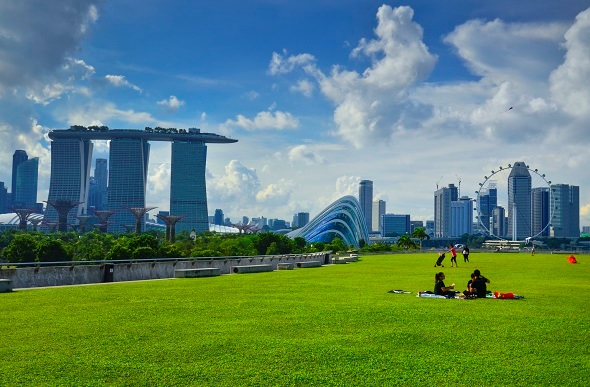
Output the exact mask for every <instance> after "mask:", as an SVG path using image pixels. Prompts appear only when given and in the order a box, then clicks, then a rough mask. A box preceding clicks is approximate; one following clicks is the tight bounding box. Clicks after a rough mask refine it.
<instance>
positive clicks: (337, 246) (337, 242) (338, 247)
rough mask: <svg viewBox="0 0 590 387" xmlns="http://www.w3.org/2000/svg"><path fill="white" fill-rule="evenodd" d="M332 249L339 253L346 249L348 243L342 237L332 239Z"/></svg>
mask: <svg viewBox="0 0 590 387" xmlns="http://www.w3.org/2000/svg"><path fill="white" fill-rule="evenodd" d="M330 249H331V250H332V251H334V252H335V253H337V252H339V251H346V249H347V247H346V243H344V241H343V240H342V239H340V238H338V237H336V238H334V239H332V242H331V243H330Z"/></svg>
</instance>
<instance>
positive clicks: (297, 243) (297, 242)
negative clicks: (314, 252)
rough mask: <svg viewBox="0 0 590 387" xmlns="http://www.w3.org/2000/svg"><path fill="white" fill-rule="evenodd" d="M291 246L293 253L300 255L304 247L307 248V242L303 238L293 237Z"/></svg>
mask: <svg viewBox="0 0 590 387" xmlns="http://www.w3.org/2000/svg"><path fill="white" fill-rule="evenodd" d="M293 246H294V249H293V252H294V253H302V252H303V251H304V250H305V247H306V246H307V241H306V240H305V238H303V237H295V238H294V239H293Z"/></svg>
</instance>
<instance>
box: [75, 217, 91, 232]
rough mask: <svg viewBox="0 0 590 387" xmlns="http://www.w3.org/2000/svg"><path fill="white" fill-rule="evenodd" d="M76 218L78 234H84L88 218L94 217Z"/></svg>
mask: <svg viewBox="0 0 590 387" xmlns="http://www.w3.org/2000/svg"><path fill="white" fill-rule="evenodd" d="M76 218H78V221H79V223H78V227H79V229H80V234H84V233H85V232H86V223H87V222H88V219H90V218H94V216H92V215H78V216H76Z"/></svg>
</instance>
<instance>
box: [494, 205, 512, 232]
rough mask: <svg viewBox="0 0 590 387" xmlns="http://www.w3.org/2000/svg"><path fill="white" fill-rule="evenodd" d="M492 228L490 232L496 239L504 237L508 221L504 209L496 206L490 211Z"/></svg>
mask: <svg viewBox="0 0 590 387" xmlns="http://www.w3.org/2000/svg"><path fill="white" fill-rule="evenodd" d="M491 219H492V222H491V225H492V228H491V229H490V231H491V232H492V233H493V234H494V235H495V236H498V237H505V236H506V230H507V228H508V220H507V219H506V211H504V207H502V206H496V208H494V209H493V211H492V218H491Z"/></svg>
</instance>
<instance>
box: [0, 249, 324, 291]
mask: <svg viewBox="0 0 590 387" xmlns="http://www.w3.org/2000/svg"><path fill="white" fill-rule="evenodd" d="M318 260H322V263H323V264H330V263H332V256H331V254H330V253H322V254H321V256H319V258H318V255H317V254H293V255H265V256H257V257H239V258H237V257H222V258H220V257H216V258H214V259H210V258H179V259H178V260H176V261H174V260H173V261H170V260H169V261H157V260H143V261H142V260H136V261H133V262H129V263H127V262H123V263H117V262H116V261H109V262H107V263H105V264H84V263H83V262H73V263H72V264H71V265H68V266H41V265H39V266H36V267H19V268H13V269H0V278H5V279H10V280H12V288H13V289H18V288H34V287H41V286H61V285H80V284H92V283H100V282H110V281H105V274H106V277H108V276H109V274H111V273H109V269H110V268H111V267H112V269H113V272H112V281H113V282H122V281H137V280H147V279H159V278H174V270H176V269H198V268H205V267H216V268H219V269H220V271H221V274H230V267H231V266H241V265H263V264H264V265H271V266H273V270H277V265H278V264H279V263H281V262H289V263H293V264H296V263H297V262H302V261H318ZM295 266H296V265H295Z"/></svg>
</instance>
